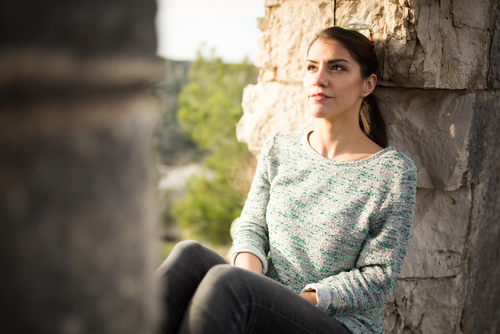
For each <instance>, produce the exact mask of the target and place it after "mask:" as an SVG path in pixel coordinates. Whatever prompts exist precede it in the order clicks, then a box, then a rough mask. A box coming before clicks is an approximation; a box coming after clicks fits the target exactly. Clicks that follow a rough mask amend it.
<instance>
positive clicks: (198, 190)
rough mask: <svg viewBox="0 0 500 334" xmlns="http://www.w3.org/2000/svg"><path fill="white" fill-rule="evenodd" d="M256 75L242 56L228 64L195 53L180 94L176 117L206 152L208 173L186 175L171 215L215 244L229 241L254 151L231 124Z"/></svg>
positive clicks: (239, 112) (182, 224)
mask: <svg viewBox="0 0 500 334" xmlns="http://www.w3.org/2000/svg"><path fill="white" fill-rule="evenodd" d="M256 78H257V69H256V68H255V67H254V66H253V65H250V64H248V63H247V62H246V61H244V62H242V63H241V64H226V63H224V62H222V60H221V59H219V58H216V57H214V56H213V53H212V55H211V56H210V57H204V56H203V55H202V54H201V53H198V57H197V59H196V61H195V62H194V63H193V64H192V66H191V68H190V71H189V81H188V84H187V85H186V86H185V87H184V88H183V90H182V92H181V94H180V96H179V106H180V109H179V113H178V118H179V122H180V124H181V125H182V127H183V128H184V130H185V131H186V133H188V134H190V135H191V137H192V138H193V140H194V142H195V143H196V145H197V146H198V148H199V149H200V150H204V151H206V152H208V156H207V158H206V160H205V166H206V168H207V173H206V175H205V176H201V177H200V176H198V177H195V178H192V179H191V180H189V181H188V184H187V195H186V198H185V199H184V200H181V201H180V202H178V203H176V205H175V206H174V210H173V212H174V217H175V218H176V220H177V221H178V222H179V223H180V224H181V226H183V227H187V228H189V229H190V231H191V232H192V233H193V234H195V235H197V236H198V237H202V238H205V239H207V240H208V241H211V242H213V243H216V244H223V243H228V242H230V240H231V238H230V235H229V228H230V225H231V222H232V221H233V220H234V219H235V218H236V217H238V215H239V214H240V212H241V208H242V205H243V199H244V196H245V194H243V193H242V192H241V191H240V189H239V187H238V181H239V180H238V179H239V175H241V173H240V172H241V170H242V169H244V168H247V166H248V164H249V163H251V161H252V159H253V157H252V155H251V153H250V152H249V151H248V149H247V146H246V145H245V144H242V143H239V142H238V141H237V140H236V133H235V130H236V127H235V125H236V123H237V122H238V120H239V119H240V118H241V116H242V114H243V111H242V108H241V98H242V94H243V88H244V87H245V86H246V85H248V84H250V83H254V82H255V81H256Z"/></svg>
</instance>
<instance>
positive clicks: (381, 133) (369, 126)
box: [307, 27, 388, 148]
mask: <svg viewBox="0 0 500 334" xmlns="http://www.w3.org/2000/svg"><path fill="white" fill-rule="evenodd" d="M318 39H322V40H326V41H328V40H334V41H337V42H339V43H341V44H342V45H343V46H344V47H345V48H346V49H347V50H349V53H350V54H351V56H352V57H353V58H354V60H356V62H357V63H358V64H359V66H360V68H361V77H362V78H363V79H366V78H368V77H369V76H370V75H371V74H373V73H375V70H376V68H377V60H376V57H374V52H375V51H374V50H372V44H371V42H370V40H369V39H368V38H366V37H365V36H364V35H363V34H360V33H359V32H357V31H354V30H347V29H343V28H341V27H330V28H326V29H323V30H322V31H320V32H319V34H316V37H315V38H314V39H313V40H312V41H311V43H310V44H309V47H308V48H307V53H308V54H309V49H310V48H311V46H312V45H313V44H314V42H316V41H317V40H318ZM359 126H360V128H361V130H363V133H364V134H365V135H366V136H367V137H368V138H370V139H371V140H373V141H374V142H375V143H376V144H377V145H379V146H381V147H384V148H385V147H387V146H388V143H387V128H386V125H385V121H384V118H383V116H382V113H381V112H380V109H379V107H378V103H377V100H376V99H375V96H373V94H370V95H368V96H366V97H365V98H364V99H363V102H362V103H361V109H360V110H359Z"/></svg>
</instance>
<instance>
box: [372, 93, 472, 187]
mask: <svg viewBox="0 0 500 334" xmlns="http://www.w3.org/2000/svg"><path fill="white" fill-rule="evenodd" d="M375 95H376V96H377V98H378V100H379V102H380V107H381V109H382V112H383V114H384V117H385V120H386V122H387V124H388V130H389V144H390V145H391V146H394V147H395V148H397V149H399V150H401V151H402V152H404V153H406V154H407V155H408V156H409V157H410V158H412V159H413V161H414V162H415V164H416V166H417V169H418V170H419V173H418V186H419V187H422V188H436V189H440V190H447V191H450V190H456V189H458V188H459V187H460V186H462V185H464V184H466V183H467V177H466V175H467V174H466V173H467V163H468V160H467V159H468V156H469V151H468V148H469V130H470V127H471V122H472V115H473V112H474V105H475V103H476V94H475V93H466V92H462V91H446V90H431V91H429V90H405V89H395V88H384V87H379V88H377V90H376V91H375Z"/></svg>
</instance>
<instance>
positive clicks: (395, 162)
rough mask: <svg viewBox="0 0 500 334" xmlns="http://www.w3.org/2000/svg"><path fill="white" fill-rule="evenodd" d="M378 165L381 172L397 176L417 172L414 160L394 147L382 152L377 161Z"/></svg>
mask: <svg viewBox="0 0 500 334" xmlns="http://www.w3.org/2000/svg"><path fill="white" fill-rule="evenodd" d="M376 164H377V167H378V168H379V169H380V170H381V171H385V172H392V173H397V174H404V173H416V172H417V167H416V166H415V163H414V162H413V160H412V159H411V158H410V157H408V156H407V155H406V154H404V153H403V152H401V151H399V150H397V149H396V148H394V147H392V146H389V147H387V148H385V149H384V150H383V151H382V152H381V154H380V155H379V157H378V159H376Z"/></svg>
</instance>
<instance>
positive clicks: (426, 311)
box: [382, 276, 464, 334]
mask: <svg viewBox="0 0 500 334" xmlns="http://www.w3.org/2000/svg"><path fill="white" fill-rule="evenodd" d="M463 300H464V279H463V277H462V276H457V277H454V278H450V277H449V278H439V279H434V278H431V279H423V280H412V281H405V280H398V282H397V283H396V285H395V287H394V290H393V291H392V293H391V295H390V297H389V301H388V302H387V304H385V305H384V306H383V308H382V314H383V319H384V333H387V334H407V333H418V334H424V333H425V334H442V333H460V315H461V312H462V309H463Z"/></svg>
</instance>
